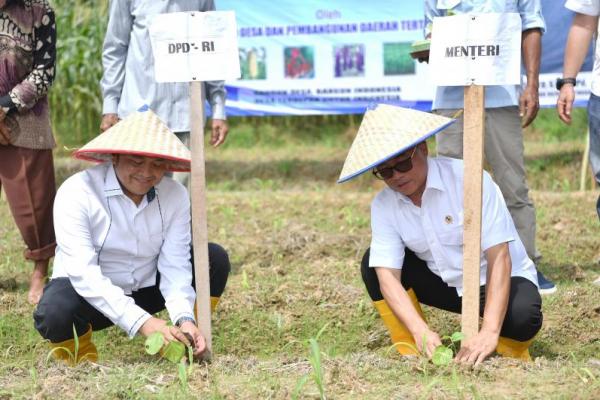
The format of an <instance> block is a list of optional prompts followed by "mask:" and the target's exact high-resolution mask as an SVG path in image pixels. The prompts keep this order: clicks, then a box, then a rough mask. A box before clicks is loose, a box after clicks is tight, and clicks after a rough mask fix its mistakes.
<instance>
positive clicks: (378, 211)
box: [369, 192, 404, 269]
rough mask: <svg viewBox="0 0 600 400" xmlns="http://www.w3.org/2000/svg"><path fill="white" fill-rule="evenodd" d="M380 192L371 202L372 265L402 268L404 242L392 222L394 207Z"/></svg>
mask: <svg viewBox="0 0 600 400" xmlns="http://www.w3.org/2000/svg"><path fill="white" fill-rule="evenodd" d="M385 200H386V199H385V193H384V192H381V193H379V194H378V195H377V196H376V197H375V199H373V202H372V203H371V254H370V258H369V266H370V267H386V268H394V269H402V264H403V263H404V242H403V241H402V238H401V237H400V234H399V233H398V231H397V230H396V228H395V227H394V225H393V223H392V214H391V213H392V209H391V208H390V207H389V205H388V204H387V203H388V202H386V201H385Z"/></svg>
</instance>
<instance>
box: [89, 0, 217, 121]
mask: <svg viewBox="0 0 600 400" xmlns="http://www.w3.org/2000/svg"><path fill="white" fill-rule="evenodd" d="M214 9H215V4H214V1H213V0H169V1H164V0H152V1H148V0H111V2H110V8H109V16H108V27H107V29H106V36H105V38H104V48H103V50H102V66H103V68H104V74H103V75H102V80H101V82H100V84H101V87H102V95H103V97H104V103H103V106H102V113H103V114H118V115H119V117H120V118H125V117H126V116H127V115H129V114H131V113H132V112H134V111H136V110H137V109H139V108H140V107H142V106H143V105H148V106H149V107H150V109H151V110H153V111H154V112H156V114H157V115H158V116H159V117H160V119H161V120H162V121H163V122H164V123H165V124H167V126H168V127H169V129H171V130H172V131H173V132H186V131H189V130H190V99H189V97H190V96H189V84H187V83H158V82H156V79H155V77H154V56H153V55H152V45H151V43H150V35H149V33H148V27H149V26H150V24H151V23H152V19H153V18H154V17H155V16H156V15H159V14H164V13H173V12H184V11H213V10H214ZM204 86H205V90H206V99H207V100H208V102H209V103H210V106H211V111H212V117H213V118H216V119H225V97H226V92H225V84H224V82H223V81H207V82H204Z"/></svg>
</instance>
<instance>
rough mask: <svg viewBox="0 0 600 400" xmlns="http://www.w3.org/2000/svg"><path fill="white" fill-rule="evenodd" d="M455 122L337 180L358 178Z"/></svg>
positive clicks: (341, 181)
mask: <svg viewBox="0 0 600 400" xmlns="http://www.w3.org/2000/svg"><path fill="white" fill-rule="evenodd" d="M454 122H455V120H451V121H449V122H448V123H446V124H444V125H442V126H441V127H439V128H437V129H435V130H434V131H432V132H430V133H428V134H427V135H424V136H422V137H421V138H419V140H415V141H413V142H410V143H409V144H407V145H406V146H404V147H401V148H400V149H399V150H397V151H395V152H393V153H391V154H390V155H388V156H387V157H383V158H382V159H380V160H378V161H375V162H374V163H372V164H370V165H367V166H366V167H364V168H361V169H360V170H358V171H356V172H354V173H352V174H350V175H348V176H345V177H343V178H340V179H339V180H338V181H337V183H344V182H347V181H349V180H351V179H353V178H356V177H357V176H359V175H362V174H364V173H365V172H367V171H369V170H371V169H373V168H375V167H377V166H378V165H380V164H383V163H384V162H386V161H388V160H391V159H392V158H394V157H396V156H398V155H400V154H402V153H404V152H405V151H406V150H408V149H410V148H411V147H414V146H415V145H417V144H419V143H421V142H423V141H425V140H427V139H429V138H430V137H432V136H434V135H436V134H438V133H439V132H441V131H443V130H444V129H446V128H447V127H449V126H450V125H452V124H453V123H454Z"/></svg>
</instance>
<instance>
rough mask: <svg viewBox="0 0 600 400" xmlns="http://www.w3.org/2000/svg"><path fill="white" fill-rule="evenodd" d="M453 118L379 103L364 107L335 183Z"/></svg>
mask: <svg viewBox="0 0 600 400" xmlns="http://www.w3.org/2000/svg"><path fill="white" fill-rule="evenodd" d="M454 121H455V120H454V119H452V118H447V117H442V116H439V115H435V114H430V113H426V112H422V111H416V110H411V109H408V108H402V107H396V106H391V105H388V104H379V105H377V107H376V108H375V109H372V110H367V112H366V113H365V116H364V117H363V120H362V122H361V124H360V128H359V129H358V133H357V134H356V137H355V138H354V142H353V143H352V146H351V147H350V151H349V152H348V156H347V157H346V161H345V162H344V167H343V168H342V173H341V174H340V178H339V179H338V183H342V182H346V181H348V180H350V179H352V178H354V177H356V176H358V175H360V174H362V173H363V172H365V171H368V170H370V169H371V168H374V167H376V166H377V165H379V164H381V163H383V162H385V161H387V160H389V159H391V158H394V157H395V156H397V155H398V154H400V153H402V152H404V151H406V150H407V149H409V148H411V147H413V146H414V145H416V144H417V143H420V142H422V141H424V140H425V139H427V138H428V137H430V136H432V135H435V134H436V133H438V132H439V131H441V130H443V129H445V128H447V127H448V126H449V125H450V124H452V123H453V122H454Z"/></svg>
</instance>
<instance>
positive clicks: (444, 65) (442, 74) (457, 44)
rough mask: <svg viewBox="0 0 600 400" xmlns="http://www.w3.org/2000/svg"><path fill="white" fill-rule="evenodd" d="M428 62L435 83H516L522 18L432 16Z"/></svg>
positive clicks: (506, 15)
mask: <svg viewBox="0 0 600 400" xmlns="http://www.w3.org/2000/svg"><path fill="white" fill-rule="evenodd" d="M429 63H430V65H431V71H430V72H431V76H432V78H433V81H434V83H435V84H436V85H438V86H468V85H482V86H488V85H518V84H520V72H521V17H520V16H519V14H517V13H505V14H494V13H491V14H464V15H454V16H451V17H438V18H434V20H433V29H432V33H431V48H430V54H429Z"/></svg>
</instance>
